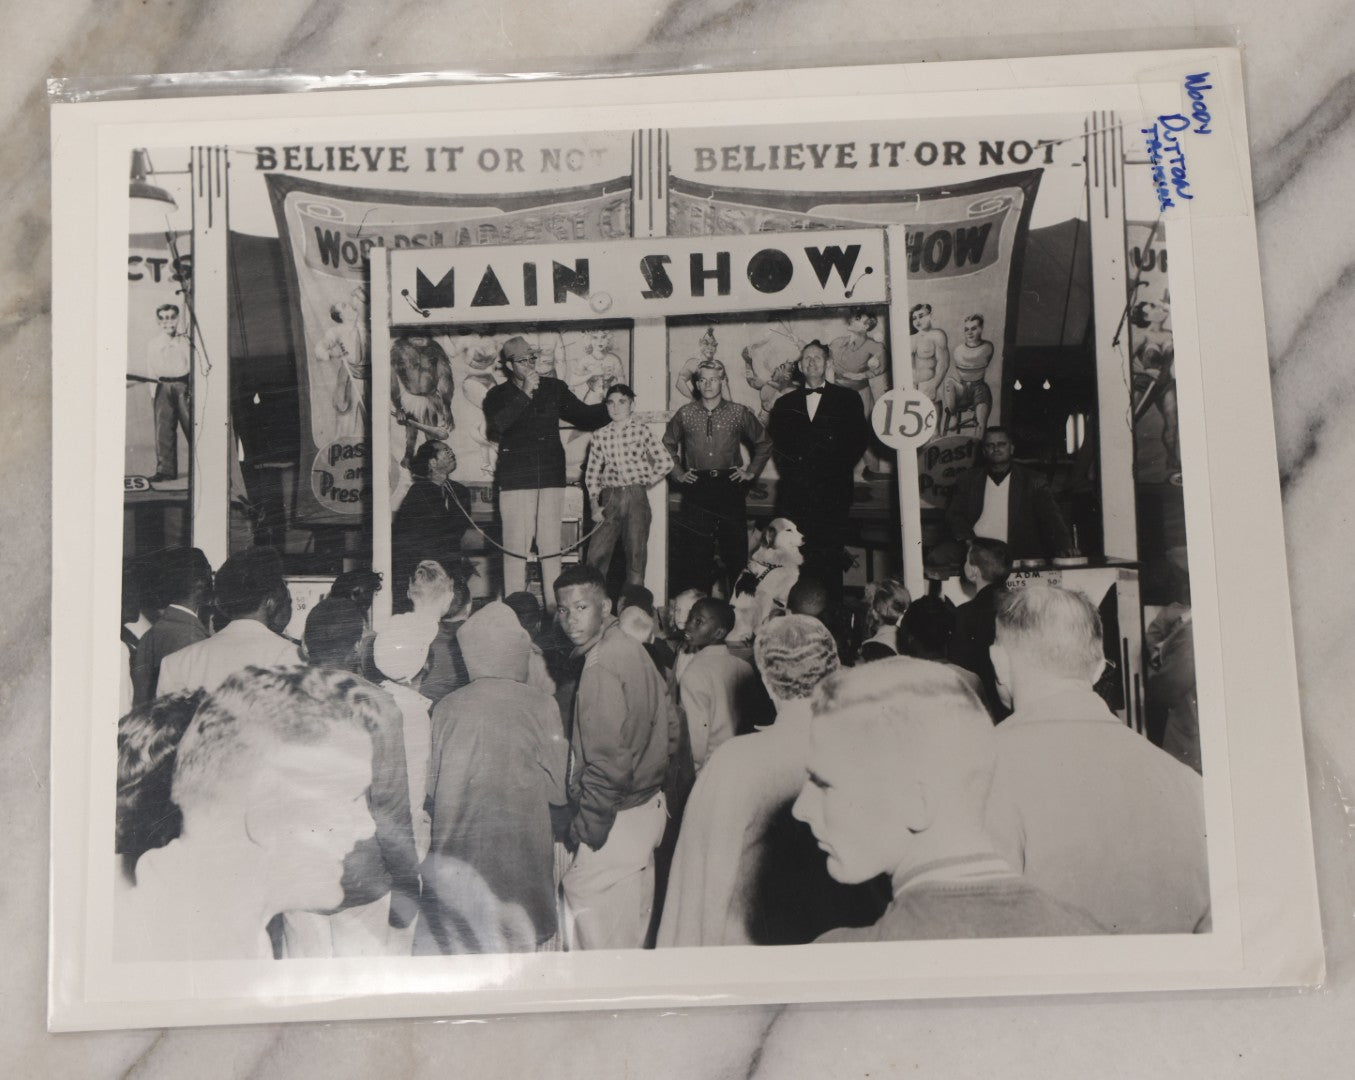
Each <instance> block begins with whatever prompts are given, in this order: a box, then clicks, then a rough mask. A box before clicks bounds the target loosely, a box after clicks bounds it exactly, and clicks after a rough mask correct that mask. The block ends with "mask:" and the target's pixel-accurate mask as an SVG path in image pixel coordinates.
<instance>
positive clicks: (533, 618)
mask: <svg viewBox="0 0 1355 1080" xmlns="http://www.w3.org/2000/svg"><path fill="white" fill-rule="evenodd" d="M503 602H504V603H505V604H507V605H508V606H509V607H510V608H511V609H512V611H513V614H514V615H516V616H517V618H518V622H519V623H521V624H522V628H523V629H524V630H526V631H527V633H529V634H530V635H532V637H535V636H536V635H537V634H538V633H539V632H540V630H541V604H540V602H539V601H538V600H537V598H536V597H535V596H533V595H532V594H531V593H529V592H515V593H509V594H508V595H507V596H505V597H504V598H503Z"/></svg>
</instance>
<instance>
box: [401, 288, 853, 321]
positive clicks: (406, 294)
mask: <svg viewBox="0 0 1355 1080" xmlns="http://www.w3.org/2000/svg"><path fill="white" fill-rule="evenodd" d="M400 295H401V296H403V297H404V298H405V303H406V304H408V305H409V306H410V307H412V308H413V309H414V310H415V311H417V312H418V313H419V314H420V315H422V316H423V317H424V318H425V319H426V318H428V316H429V310H428V309H427V308H421V307H419V305H418V304H416V303H414V301H413V300H411V299H410V298H409V290H408V289H401V290H400ZM847 295H848V296H850V295H851V293H848V294H847Z"/></svg>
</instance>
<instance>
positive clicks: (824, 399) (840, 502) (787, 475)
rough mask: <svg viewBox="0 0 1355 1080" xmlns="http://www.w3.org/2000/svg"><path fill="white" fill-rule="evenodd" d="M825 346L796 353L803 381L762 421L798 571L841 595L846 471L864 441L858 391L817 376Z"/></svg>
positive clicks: (822, 370) (824, 364) (823, 366)
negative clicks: (794, 539) (800, 557)
mask: <svg viewBox="0 0 1355 1080" xmlns="http://www.w3.org/2000/svg"><path fill="white" fill-rule="evenodd" d="M828 360H829V351H828V347H827V346H826V345H824V344H823V343H822V342H820V341H811V342H810V343H809V344H808V345H806V346H805V347H804V348H803V349H802V350H801V351H800V359H799V362H798V366H799V372H800V376H801V377H802V378H803V380H804V382H803V384H802V385H801V386H800V387H799V388H798V389H795V390H792V391H790V392H789V393H787V394H784V395H783V396H782V397H780V398H778V399H777V401H776V404H774V405H773V406H772V411H771V416H770V418H769V420H768V422H767V428H768V432H769V433H770V435H771V438H772V460H773V461H774V462H775V463H776V472H777V476H778V477H779V479H778V481H777V510H778V512H779V513H781V514H783V515H784V516H786V517H788V518H790V519H791V520H792V521H793V522H795V524H796V525H798V526H799V527H800V532H801V533H802V534H803V535H804V538H805V542H804V549H803V550H804V556H805V562H804V567H805V572H806V573H808V574H810V575H812V576H814V577H816V578H818V579H819V580H820V581H822V582H823V583H824V585H825V586H826V587H827V588H828V590H829V592H830V594H831V595H832V596H833V597H840V596H841V594H842V570H843V561H844V549H845V547H846V540H847V513H848V511H849V510H850V509H851V505H852V496H853V483H852V470H853V469H855V468H856V463H857V462H858V461H860V460H861V455H862V454H863V453H865V451H866V447H867V445H868V444H869V443H870V426H869V423H868V421H867V419H866V415H865V411H864V409H863V408H862V405H861V395H860V394H858V393H855V392H854V391H852V390H848V389H845V388H844V387H840V386H834V385H833V384H832V383H829V382H827V381H825V376H826V373H827V370H828Z"/></svg>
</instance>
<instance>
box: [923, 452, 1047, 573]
mask: <svg viewBox="0 0 1355 1080" xmlns="http://www.w3.org/2000/svg"><path fill="white" fill-rule="evenodd" d="M987 479H988V472H987V470H986V469H985V468H984V467H983V466H978V467H976V468H973V469H970V470H969V471H968V472H967V473H965V474H964V475H963V476H961V477H960V481H959V483H958V484H956V486H955V494H954V495H952V496H951V499H950V505H949V506H947V507H946V527H947V528H948V529H949V530H950V534H951V535H952V536H953V537H955V539H956V540H959V541H962V542H965V541H969V540H972V539H973V538H974V523H975V522H976V521H978V520H979V515H980V514H982V513H983V491H984V484H985V482H986V481H987ZM1006 483H1008V484H1010V485H1011V494H1010V495H1009V496H1008V497H1007V548H1008V549H1009V550H1010V552H1011V557H1012V558H1013V559H1048V558H1051V557H1053V556H1054V555H1057V554H1058V553H1059V552H1061V551H1067V550H1069V549H1070V548H1071V547H1072V540H1071V538H1070V537H1069V535H1068V526H1067V525H1065V524H1064V523H1063V515H1062V514H1060V513H1059V508H1058V505H1057V504H1056V503H1055V502H1054V496H1053V495H1052V494H1051V493H1050V491H1049V484H1048V483H1047V482H1046V480H1045V478H1044V477H1043V476H1041V475H1040V474H1039V473H1036V472H1032V471H1031V470H1030V469H1027V468H1026V467H1025V466H1023V465H1013V466H1012V471H1011V473H1010V474H1009V475H1008V477H1007V480H1006Z"/></svg>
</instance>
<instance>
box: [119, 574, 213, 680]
mask: <svg viewBox="0 0 1355 1080" xmlns="http://www.w3.org/2000/svg"><path fill="white" fill-rule="evenodd" d="M160 587H161V592H162V594H163V596H164V598H165V600H167V601H168V603H167V604H166V606H165V608H164V611H163V612H162V613H161V615H160V617H159V618H158V619H156V620H155V623H154V625H152V626H151V628H150V629H149V630H147V631H146V632H145V634H143V635H142V637H141V639H140V641H139V642H138V643H137V649H136V655H134V656H133V657H132V700H133V701H134V702H135V703H136V704H137V705H144V704H145V703H146V702H148V701H150V700H151V699H152V698H154V697H156V696H157V694H161V693H165V692H167V691H164V690H159V689H158V685H159V681H160V667H161V665H162V664H163V663H164V661H165V657H167V656H169V655H171V654H172V653H176V652H178V651H179V650H180V649H185V648H187V647H188V646H189V645H195V644H197V643H198V642H199V641H205V640H206V639H207V626H206V624H205V622H204V620H203V612H204V610H205V609H206V607H207V605H208V604H209V603H210V602H211V599H212V567H211V564H210V563H208V561H207V556H206V555H204V554H203V553H202V552H201V551H199V550H198V549H197V548H175V549H173V550H171V551H167V552H165V554H164V556H163V557H162V559H161V561H160Z"/></svg>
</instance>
